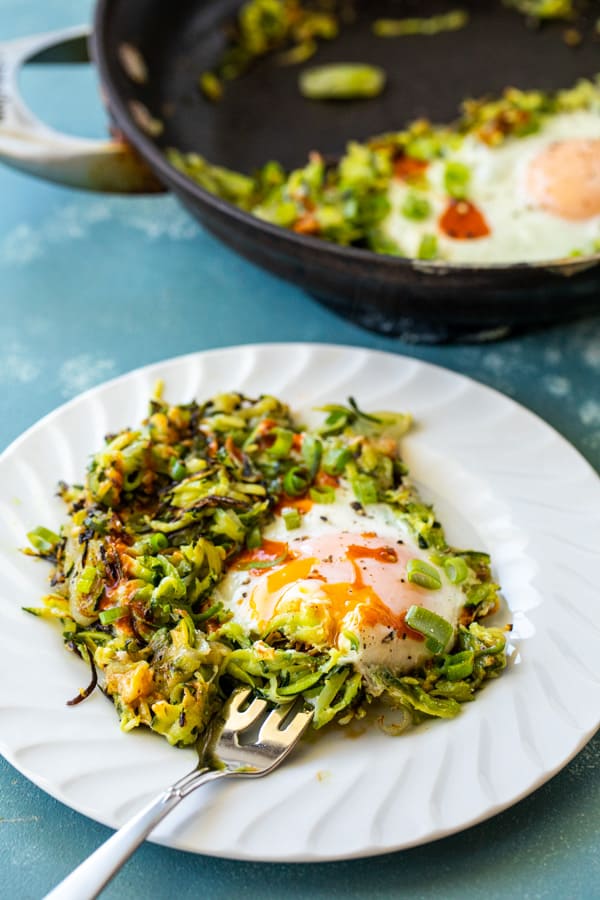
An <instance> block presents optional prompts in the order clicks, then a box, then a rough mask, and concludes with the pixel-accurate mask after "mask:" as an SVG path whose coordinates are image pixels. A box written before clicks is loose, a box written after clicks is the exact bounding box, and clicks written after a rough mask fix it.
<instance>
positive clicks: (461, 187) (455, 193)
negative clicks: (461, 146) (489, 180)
mask: <svg viewBox="0 0 600 900" xmlns="http://www.w3.org/2000/svg"><path fill="white" fill-rule="evenodd" d="M470 181H471V170H470V169H469V167H468V166H465V164H464V163H461V162H449V163H446V168H445V170H444V187H445V188H446V191H447V192H448V194H449V195H450V196H451V197H452V198H453V199H454V200H465V199H466V197H467V193H468V188H469V182H470Z"/></svg>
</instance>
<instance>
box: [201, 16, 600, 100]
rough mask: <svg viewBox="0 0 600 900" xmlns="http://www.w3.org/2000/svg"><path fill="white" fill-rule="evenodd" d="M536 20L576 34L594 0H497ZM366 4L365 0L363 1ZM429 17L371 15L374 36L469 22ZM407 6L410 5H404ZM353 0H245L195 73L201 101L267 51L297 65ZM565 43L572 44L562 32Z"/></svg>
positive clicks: (335, 29) (341, 20) (328, 35)
mask: <svg viewBox="0 0 600 900" xmlns="http://www.w3.org/2000/svg"><path fill="white" fill-rule="evenodd" d="M502 2H503V3H504V5H505V6H510V7H513V8H514V9H516V10H517V11H518V12H520V13H522V14H523V15H525V16H527V18H528V20H529V21H531V22H534V23H540V22H543V21H545V20H559V21H563V22H568V23H570V24H572V25H573V26H575V27H574V28H571V29H570V30H569V31H570V32H573V31H576V33H577V34H578V35H579V39H581V31H579V26H580V24H581V25H582V26H583V27H585V26H586V24H587V22H586V16H587V14H588V13H589V12H590V10H591V9H593V8H594V5H595V4H597V0H502ZM365 5H366V4H365ZM448 5H449V6H450V7H451V8H450V9H449V10H448V12H443V13H441V14H439V15H434V16H424V17H419V16H411V17H408V18H406V17H402V18H385V19H376V20H374V22H373V24H372V31H373V35H374V36H375V37H380V38H398V37H407V36H410V35H430V36H434V35H436V34H440V33H442V32H444V31H457V30H458V29H460V28H464V27H466V25H468V23H469V14H468V12H467V11H466V10H463V9H454V8H452V5H451V4H450V3H449V4H448ZM409 11H412V10H409ZM356 17H357V4H356V2H355V0H305V2H302V0H247V2H246V3H242V4H241V6H240V8H239V10H238V12H237V15H236V16H235V17H234V18H233V19H232V20H231V21H230V22H229V23H228V25H227V26H226V28H225V39H226V46H225V49H224V51H223V53H222V55H221V58H220V59H219V61H218V63H217V65H216V66H215V67H214V68H213V69H209V70H207V71H205V72H202V74H201V75H200V77H199V87H200V90H201V91H202V93H203V94H204V96H205V97H206V99H207V100H210V101H211V102H218V101H220V100H221V99H222V98H223V94H224V91H225V86H226V84H227V82H228V81H232V80H234V79H236V78H239V77H240V76H241V75H243V74H244V72H246V71H247V70H248V69H249V68H250V67H251V66H252V65H253V64H254V63H255V62H256V61H257V60H259V59H261V58H262V57H264V56H266V55H267V54H269V53H277V54H278V57H277V59H278V62H279V64H280V65H297V64H299V63H303V62H305V61H306V60H307V59H310V58H311V57H312V56H314V54H315V53H316V52H317V50H318V47H319V42H320V41H331V40H333V39H334V38H336V37H337V36H338V34H339V32H340V30H341V29H342V28H343V27H345V26H347V25H350V24H352V23H353V22H355V21H356ZM565 39H566V41H567V43H576V41H573V38H572V35H571V37H569V33H565Z"/></svg>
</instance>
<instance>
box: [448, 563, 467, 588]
mask: <svg viewBox="0 0 600 900" xmlns="http://www.w3.org/2000/svg"><path fill="white" fill-rule="evenodd" d="M444 571H445V572H446V575H447V576H448V581H450V582H451V583H452V584H462V582H463V581H464V580H465V579H466V577H467V575H468V574H469V567H468V566H467V564H466V562H465V561H464V559H463V558H462V557H461V556H450V557H448V558H447V559H445V560H444Z"/></svg>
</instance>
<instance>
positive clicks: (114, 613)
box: [98, 606, 127, 625]
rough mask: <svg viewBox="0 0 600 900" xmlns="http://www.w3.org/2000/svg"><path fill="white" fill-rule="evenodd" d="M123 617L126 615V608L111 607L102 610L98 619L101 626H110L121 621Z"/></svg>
mask: <svg viewBox="0 0 600 900" xmlns="http://www.w3.org/2000/svg"><path fill="white" fill-rule="evenodd" d="M125 615H127V607H125V606H112V607H111V608H110V609H103V610H102V612H101V613H100V615H99V616H98V618H99V619H100V624H101V625H112V623H113V622H116V621H117V620H118V619H122V618H123V616H125Z"/></svg>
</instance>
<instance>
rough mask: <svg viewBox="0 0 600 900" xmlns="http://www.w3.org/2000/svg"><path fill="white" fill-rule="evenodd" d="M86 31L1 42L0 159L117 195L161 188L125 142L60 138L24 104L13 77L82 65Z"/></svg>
mask: <svg viewBox="0 0 600 900" xmlns="http://www.w3.org/2000/svg"><path fill="white" fill-rule="evenodd" d="M88 37H89V29H88V28H87V27H82V26H78V27H75V28H68V29H63V30H61V31H55V32H50V33H47V34H39V35H33V36H31V37H25V38H17V39H16V40H12V41H5V42H3V43H0V160H2V161H3V162H5V163H7V164H8V165H10V166H13V167H14V168H16V169H20V170H22V171H24V172H28V173H30V174H32V175H37V176H39V177H41V178H44V179H46V180H47V181H54V182H57V183H59V184H65V185H68V186H69V187H75V188H85V189H87V190H92V191H101V192H106V193H119V194H132V193H133V194H137V193H156V192H159V191H164V190H165V188H164V187H163V186H162V185H161V183H160V182H159V181H158V180H157V178H156V177H155V176H154V174H153V173H152V171H151V170H150V169H149V168H148V166H147V165H146V163H145V162H144V161H143V160H142V159H141V158H140V157H139V156H138V155H137V153H136V152H135V151H134V150H133V149H132V148H131V147H130V146H129V145H128V144H126V143H125V142H124V141H120V140H110V139H109V140H104V141H103V140H91V139H89V138H78V137H71V136H70V135H66V134H61V133H60V132H59V131H55V130H54V129H53V128H50V127H48V126H47V125H44V123H43V122H41V121H40V120H39V119H37V118H36V116H34V115H33V113H32V112H31V111H30V110H29V109H28V107H27V106H26V105H25V103H24V102H23V99H22V97H21V95H20V93H19V87H18V76H19V70H20V69H21V67H22V66H23V65H24V64H25V63H26V62H27V61H28V60H34V59H35V61H36V62H44V63H46V62H47V63H55V62H87V61H89V54H88V49H87V38H88Z"/></svg>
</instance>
